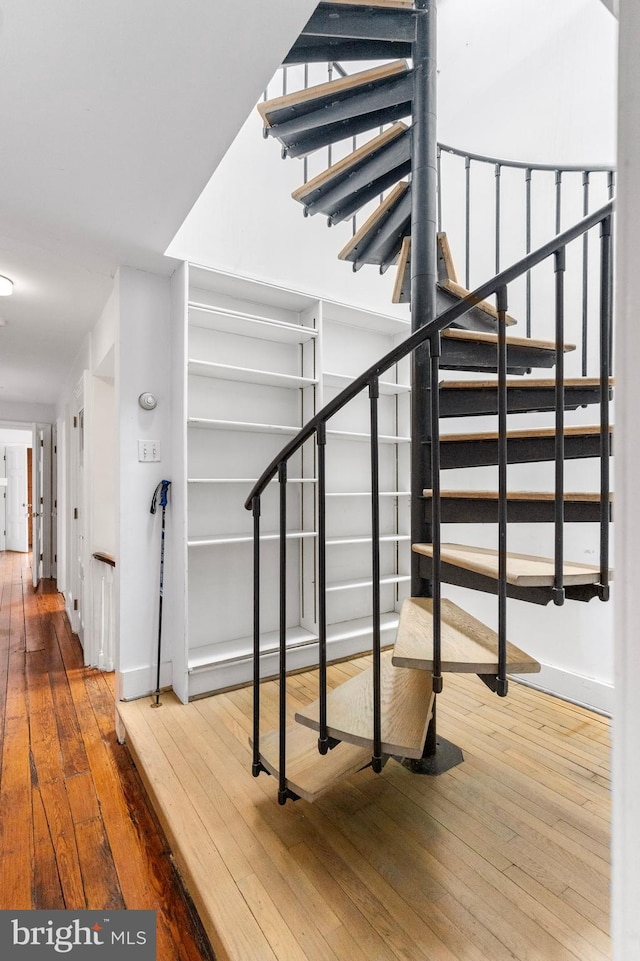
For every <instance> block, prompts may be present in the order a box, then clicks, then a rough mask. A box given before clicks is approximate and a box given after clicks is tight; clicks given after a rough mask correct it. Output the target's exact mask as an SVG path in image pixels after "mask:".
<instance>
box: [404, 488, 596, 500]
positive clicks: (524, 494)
mask: <svg viewBox="0 0 640 961" xmlns="http://www.w3.org/2000/svg"><path fill="white" fill-rule="evenodd" d="M422 496H423V497H427V498H429V499H430V498H431V497H432V496H433V491H432V490H428V489H427V490H423V492H422ZM440 496H441V497H442V498H445V497H449V498H453V499H456V498H458V499H460V500H496V501H497V500H498V491H477V490H467V491H465V490H456V491H443V490H441V491H440ZM555 497H556V495H555V494H554V493H553V491H509V493H508V494H507V500H509V501H518V500H520V501H554V500H555ZM564 499H565V501H579V502H581V503H589V504H597V503H599V501H600V500H601V499H602V498H601V495H600V494H599V493H598V492H597V491H565V492H564ZM609 499H610V500H613V494H610V495H609Z"/></svg>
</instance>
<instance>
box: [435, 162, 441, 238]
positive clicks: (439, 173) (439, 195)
mask: <svg viewBox="0 0 640 961" xmlns="http://www.w3.org/2000/svg"><path fill="white" fill-rule="evenodd" d="M436 176H437V191H438V233H440V231H441V230H442V150H441V148H440V144H438V149H437V151H436Z"/></svg>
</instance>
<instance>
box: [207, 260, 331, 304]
mask: <svg viewBox="0 0 640 961" xmlns="http://www.w3.org/2000/svg"><path fill="white" fill-rule="evenodd" d="M189 287H190V289H191V290H193V289H194V288H195V289H200V290H206V291H213V292H214V293H221V294H223V295H224V296H226V297H235V298H240V299H241V300H246V301H250V302H252V303H255V304H256V307H258V306H259V305H260V304H268V305H270V306H272V307H278V308H282V307H283V308H285V309H286V310H293V311H297V312H300V311H303V310H308V309H309V308H310V307H313V306H314V304H317V303H318V298H317V297H316V296H314V295H312V294H305V293H304V292H303V291H296V290H290V289H289V288H286V287H279V286H278V285H277V284H273V283H270V282H268V281H264V280H260V279H258V278H256V277H243V276H241V275H240V274H230V273H229V272H228V271H225V270H220V269H219V268H217V267H208V266H206V264H196V263H193V262H190V263H189Z"/></svg>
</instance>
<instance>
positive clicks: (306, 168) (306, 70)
mask: <svg viewBox="0 0 640 961" xmlns="http://www.w3.org/2000/svg"><path fill="white" fill-rule="evenodd" d="M308 87H309V64H308V63H305V65H304V89H305V90H307V89H308ZM302 166H303V170H304V183H305V184H306V183H308V182H309V157H308V156H307V155H306V154H305V156H304V159H303V161H302ZM304 210H305V213H306V211H307V208H306V207H305V208H304Z"/></svg>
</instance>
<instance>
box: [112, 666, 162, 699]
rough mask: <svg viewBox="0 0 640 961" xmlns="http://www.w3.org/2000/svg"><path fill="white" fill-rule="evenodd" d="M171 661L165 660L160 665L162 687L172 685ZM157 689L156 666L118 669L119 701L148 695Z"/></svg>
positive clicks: (117, 690)
mask: <svg viewBox="0 0 640 961" xmlns="http://www.w3.org/2000/svg"><path fill="white" fill-rule="evenodd" d="M172 673H173V672H172V663H171V661H163V663H162V664H161V666H160V687H161V688H166V687H171V679H172ZM155 689H156V669H155V666H152V665H150V666H149V667H137V668H132V670H130V671H118V673H117V677H116V696H117V699H118V700H119V701H133V700H135V699H136V698H137V697H146V696H147V695H149V694H153V692H154V691H155Z"/></svg>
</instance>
